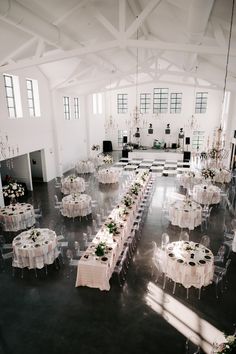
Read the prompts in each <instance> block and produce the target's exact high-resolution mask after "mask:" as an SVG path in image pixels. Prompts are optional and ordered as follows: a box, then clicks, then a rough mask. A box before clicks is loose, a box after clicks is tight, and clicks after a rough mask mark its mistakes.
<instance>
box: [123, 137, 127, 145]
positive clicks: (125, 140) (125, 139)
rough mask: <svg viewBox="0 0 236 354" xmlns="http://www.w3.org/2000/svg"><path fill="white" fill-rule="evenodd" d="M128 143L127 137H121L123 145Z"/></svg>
mask: <svg viewBox="0 0 236 354" xmlns="http://www.w3.org/2000/svg"><path fill="white" fill-rule="evenodd" d="M127 142H128V137H127V136H123V144H127Z"/></svg>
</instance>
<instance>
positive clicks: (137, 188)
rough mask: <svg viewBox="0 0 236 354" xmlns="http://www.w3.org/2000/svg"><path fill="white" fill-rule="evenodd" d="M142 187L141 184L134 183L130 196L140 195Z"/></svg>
mask: <svg viewBox="0 0 236 354" xmlns="http://www.w3.org/2000/svg"><path fill="white" fill-rule="evenodd" d="M140 186H141V185H140V183H134V184H133V185H132V186H131V188H130V194H134V195H138V193H139V190H140Z"/></svg>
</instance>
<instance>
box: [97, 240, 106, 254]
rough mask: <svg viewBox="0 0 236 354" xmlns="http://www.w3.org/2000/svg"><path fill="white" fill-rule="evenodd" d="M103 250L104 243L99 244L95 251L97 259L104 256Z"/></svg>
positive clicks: (104, 248)
mask: <svg viewBox="0 0 236 354" xmlns="http://www.w3.org/2000/svg"><path fill="white" fill-rule="evenodd" d="M105 250H106V242H99V244H98V245H97V247H96V250H95V254H96V256H98V257H102V256H104V254H105Z"/></svg>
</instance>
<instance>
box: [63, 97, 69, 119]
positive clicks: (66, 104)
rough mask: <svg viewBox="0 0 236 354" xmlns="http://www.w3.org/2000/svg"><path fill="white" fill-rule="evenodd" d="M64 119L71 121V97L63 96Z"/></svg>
mask: <svg viewBox="0 0 236 354" xmlns="http://www.w3.org/2000/svg"><path fill="white" fill-rule="evenodd" d="M63 107H64V118H65V120H70V97H69V96H63Z"/></svg>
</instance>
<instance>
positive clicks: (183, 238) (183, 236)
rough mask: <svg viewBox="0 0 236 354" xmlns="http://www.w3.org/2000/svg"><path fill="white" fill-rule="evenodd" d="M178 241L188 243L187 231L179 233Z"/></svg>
mask: <svg viewBox="0 0 236 354" xmlns="http://www.w3.org/2000/svg"><path fill="white" fill-rule="evenodd" d="M179 241H189V234H188V232H187V231H181V232H180V235H179Z"/></svg>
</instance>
